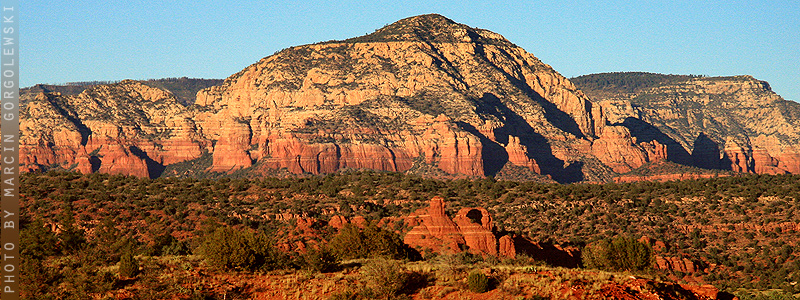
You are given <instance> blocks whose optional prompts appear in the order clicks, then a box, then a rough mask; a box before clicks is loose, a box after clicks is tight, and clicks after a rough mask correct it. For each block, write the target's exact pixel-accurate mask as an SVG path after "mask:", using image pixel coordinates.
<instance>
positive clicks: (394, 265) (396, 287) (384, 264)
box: [361, 259, 408, 299]
mask: <svg viewBox="0 0 800 300" xmlns="http://www.w3.org/2000/svg"><path fill="white" fill-rule="evenodd" d="M361 274H362V275H363V276H364V278H366V279H367V289H368V292H367V294H372V296H373V297H371V298H382V299H389V298H390V297H393V296H396V295H398V294H399V293H400V291H401V290H402V289H403V287H404V286H405V285H406V279H407V277H408V276H407V275H406V272H405V271H403V268H402V266H400V264H399V263H398V262H397V261H394V260H388V259H376V260H372V261H370V262H369V263H368V264H366V265H364V266H363V267H362V268H361Z"/></svg>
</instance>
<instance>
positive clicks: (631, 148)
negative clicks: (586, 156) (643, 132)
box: [592, 126, 648, 173]
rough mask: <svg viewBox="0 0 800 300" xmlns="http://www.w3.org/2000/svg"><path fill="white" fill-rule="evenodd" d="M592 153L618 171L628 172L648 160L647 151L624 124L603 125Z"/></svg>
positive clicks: (593, 143) (593, 145)
mask: <svg viewBox="0 0 800 300" xmlns="http://www.w3.org/2000/svg"><path fill="white" fill-rule="evenodd" d="M592 154H593V155H594V156H596V157H597V158H598V159H600V161H601V162H603V164H605V165H607V166H609V167H611V169H612V170H614V172H617V173H626V172H628V171H630V170H632V169H635V168H638V167H640V166H641V165H643V164H644V163H646V162H647V161H648V157H647V152H646V151H644V150H643V149H642V148H641V147H638V145H636V144H635V140H634V139H633V138H632V137H631V134H630V131H628V129H627V128H625V127H622V126H606V127H603V128H602V131H601V132H600V136H599V138H598V139H596V140H594V141H593V142H592Z"/></svg>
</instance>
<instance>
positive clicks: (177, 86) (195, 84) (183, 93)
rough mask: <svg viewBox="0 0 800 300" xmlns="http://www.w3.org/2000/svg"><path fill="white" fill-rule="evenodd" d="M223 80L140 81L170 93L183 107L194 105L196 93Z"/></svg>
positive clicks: (178, 79)
mask: <svg viewBox="0 0 800 300" xmlns="http://www.w3.org/2000/svg"><path fill="white" fill-rule="evenodd" d="M223 81H225V80H224V79H203V78H186V77H180V78H163V79H150V80H145V81H142V83H144V84H145V85H148V86H151V87H154V88H160V89H164V90H168V91H170V92H171V93H172V94H173V95H175V97H176V98H178V102H180V103H182V104H183V105H190V104H194V100H195V97H196V96H197V92H198V91H200V90H202V89H205V88H209V87H212V86H215V85H220V84H222V82H223Z"/></svg>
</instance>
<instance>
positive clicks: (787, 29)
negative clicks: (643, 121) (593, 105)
mask: <svg viewBox="0 0 800 300" xmlns="http://www.w3.org/2000/svg"><path fill="white" fill-rule="evenodd" d="M20 2H21V4H20V7H21V12H20V20H21V21H20V30H21V33H20V36H21V46H20V51H21V55H20V56H21V57H20V60H21V67H20V72H21V76H20V80H21V82H20V83H21V85H22V86H31V85H33V84H36V83H63V82H72V81H91V80H120V79H126V78H130V79H149V78H162V77H182V76H187V77H200V78H225V77H228V76H229V75H231V74H233V73H235V72H238V71H239V70H241V69H243V68H245V67H246V66H248V65H250V64H252V63H254V62H256V61H257V60H259V59H260V58H262V57H265V56H268V55H271V54H272V53H274V52H275V51H277V50H280V49H283V48H286V47H289V46H296V45H302V44H308V43H313V42H318V41H325V40H331V39H345V38H349V37H354V36H359V35H363V34H366V33H371V32H373V31H374V30H375V29H377V28H380V27H382V26H384V25H386V24H389V23H392V22H394V21H397V20H399V19H402V18H405V17H409V16H414V15H419V14H426V13H439V14H442V15H444V16H446V17H448V18H450V19H453V20H454V21H456V22H459V23H464V24H467V25H470V26H473V27H479V28H484V29H488V30H491V31H494V32H497V33H499V34H502V35H503V36H505V37H506V38H507V39H509V40H510V41H511V42H513V43H515V44H517V45H519V46H521V47H523V48H524V49H526V50H527V51H529V52H531V53H533V54H534V55H535V56H537V57H538V58H539V59H541V60H542V61H544V62H545V63H547V64H550V65H551V66H553V68H555V69H556V70H557V71H559V72H560V73H561V74H563V75H564V76H567V77H573V76H578V75H583V74H590V73H598V72H614V71H646V72H657V73H668V74H702V75H710V76H721V75H742V74H748V75H753V76H754V77H756V78H758V79H761V80H766V81H768V82H769V83H770V84H771V85H772V88H773V90H774V91H775V92H777V93H778V94H780V95H781V96H783V97H784V98H786V99H790V100H796V101H800V1H797V0H788V1H752V0H750V1H697V0H694V1H629V0H628V1H600V2H599V3H596V2H595V1H566V0H561V1H504V2H500V3H492V2H494V1H485V2H474V1H427V2H421V1H360V2H355V1H249V0H243V1H206V0H198V1H185V2H179V1H141V0H127V1H117V0H107V1H44V0H30V1H20Z"/></svg>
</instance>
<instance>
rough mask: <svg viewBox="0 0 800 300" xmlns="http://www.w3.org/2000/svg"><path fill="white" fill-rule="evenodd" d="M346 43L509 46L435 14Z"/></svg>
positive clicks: (492, 35)
mask: <svg viewBox="0 0 800 300" xmlns="http://www.w3.org/2000/svg"><path fill="white" fill-rule="evenodd" d="M345 41H346V42H353V43H364V42H397V41H422V42H431V43H483V44H503V45H513V44H512V43H511V42H509V41H508V40H506V39H505V38H504V37H503V36H502V35H499V34H497V33H494V32H491V31H488V30H484V29H479V28H472V27H469V26H467V25H464V24H461V23H457V22H455V21H453V20H451V19H449V18H447V17H445V16H442V15H439V14H426V15H419V16H413V17H408V18H405V19H402V20H399V21H397V22H394V23H392V24H389V25H386V26H384V27H382V28H379V29H378V30H375V32H373V33H371V34H368V35H364V36H360V37H355V38H351V39H348V40H345Z"/></svg>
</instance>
